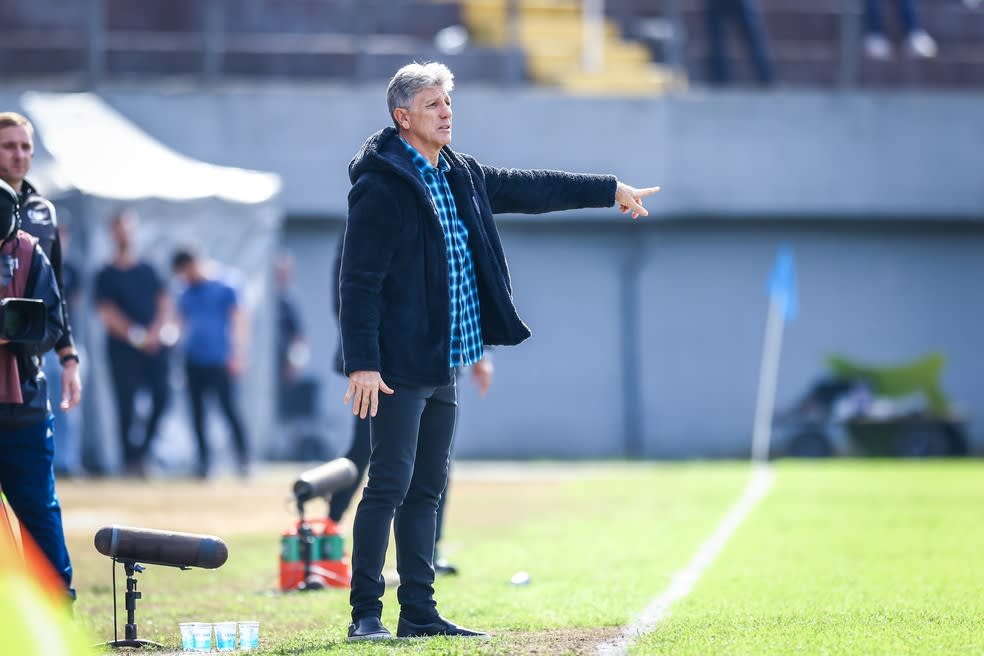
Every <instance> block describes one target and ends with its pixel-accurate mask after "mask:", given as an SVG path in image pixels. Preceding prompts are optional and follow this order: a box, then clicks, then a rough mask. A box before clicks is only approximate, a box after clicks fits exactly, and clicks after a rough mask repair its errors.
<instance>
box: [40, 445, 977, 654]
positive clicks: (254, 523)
mask: <svg viewBox="0 0 984 656" xmlns="http://www.w3.org/2000/svg"><path fill="white" fill-rule="evenodd" d="M295 473H296V471H295V470H293V469H276V470H269V471H267V472H263V473H261V474H260V475H258V476H257V477H256V478H255V479H254V480H252V481H250V482H248V483H246V484H242V483H239V482H238V481H235V480H232V479H230V480H227V481H221V480H220V481H218V482H214V483H209V484H195V483H189V482H164V481H161V482H156V481H154V482H149V483H136V482H86V481H78V482H76V481H68V482H65V483H60V485H59V490H60V496H61V498H62V505H63V507H64V509H65V520H66V527H67V528H66V531H67V533H68V535H69V543H70V547H71V549H72V554H73V559H74V562H75V566H76V584H77V588H78V591H79V601H78V603H77V604H76V615H77V617H79V618H80V621H81V622H82V623H83V624H84V626H86V627H87V628H88V629H89V632H90V634H91V635H92V636H93V638H94V640H95V639H97V638H98V639H100V640H106V639H109V638H111V637H112V631H113V629H112V594H111V585H110V581H111V579H110V574H111V562H110V560H109V559H107V558H105V557H104V556H101V555H99V554H98V553H97V552H96V551H95V549H94V548H93V546H92V536H93V534H94V533H95V530H96V529H97V528H99V527H100V526H103V525H108V524H111V523H119V524H127V525H138V526H148V527H154V528H167V529H172V530H183V531H191V532H206V533H213V534H216V535H219V536H222V537H223V538H224V539H225V540H226V542H227V544H228V545H229V552H230V556H229V561H228V562H227V563H226V565H225V566H223V567H222V568H221V569H218V570H192V571H187V572H180V571H178V570H176V569H172V568H166V567H152V566H151V567H148V568H147V570H146V572H144V573H143V574H141V575H140V576H139V582H140V590H141V591H142V592H143V594H144V596H143V599H141V600H140V601H139V602H138V609H137V620H138V625H139V628H140V635H141V637H144V638H149V639H153V640H157V641H160V642H162V643H164V644H165V645H166V646H167V647H168V648H169V649H171V650H178V649H179V646H180V644H179V636H178V630H177V623H178V622H180V621H188V620H196V621H222V620H240V619H255V620H259V621H260V622H261V630H260V631H261V647H262V648H261V650H260V651H259V652H256V653H262V654H305V655H307V654H310V655H315V654H329V653H330V654H342V655H344V654H370V653H371V654H375V653H380V654H383V653H393V652H399V653H408V654H590V653H595V652H596V650H597V646H598V644H600V643H602V642H604V641H607V640H611V639H614V638H617V637H618V636H619V635H620V629H621V628H622V627H624V626H625V625H626V624H627V623H629V622H631V621H632V619H633V618H634V617H635V616H636V615H637V614H638V613H639V612H640V611H641V610H642V609H643V608H645V606H646V605H647V603H649V601H650V600H652V599H653V598H654V597H656V596H657V595H659V594H660V593H661V592H662V591H663V590H664V588H666V586H667V585H668V583H669V582H670V579H671V577H672V575H673V574H674V572H677V571H678V570H680V569H682V568H684V567H685V566H686V565H687V563H688V562H689V561H690V559H691V558H692V557H693V555H694V554H695V553H696V552H697V550H698V549H699V547H700V545H701V544H702V543H703V542H704V541H705V540H706V539H707V538H708V537H709V536H710V535H711V534H712V533H713V532H714V530H715V528H716V527H717V526H718V523H719V522H720V521H721V519H722V517H724V515H725V514H726V513H727V512H728V510H729V509H730V508H731V507H732V506H733V505H734V504H735V502H736V501H737V500H738V498H739V497H740V496H741V495H742V492H743V490H744V487H745V484H746V482H747V481H748V479H749V476H750V468H749V466H748V465H747V464H746V463H734V462H732V463H671V464H668V463H640V464H592V465H586V464H553V465H518V466H516V467H509V466H501V467H488V466H483V465H471V466H468V465H466V466H461V467H459V469H458V476H457V477H456V480H455V483H454V487H453V490H452V493H451V494H452V496H451V505H450V507H449V516H448V526H447V537H446V539H445V548H446V550H447V551H450V552H451V555H452V556H453V558H452V560H453V561H454V562H455V563H456V564H457V565H458V566H459V567H460V568H461V575H459V576H457V577H447V578H441V579H439V580H438V583H437V599H438V602H439V608H440V610H441V611H442V613H443V614H445V615H446V616H447V617H449V618H451V619H453V620H454V621H457V622H459V623H461V624H464V625H466V626H473V627H476V628H482V629H485V630H488V631H489V632H490V633H491V634H492V639H491V640H489V641H485V642H474V641H467V640H449V639H431V640H413V641H393V642H389V643H384V644H377V645H350V644H347V643H346V642H345V628H346V625H347V622H348V610H349V609H348V596H347V591H342V590H327V591H322V592H314V593H306V594H299V593H291V594H287V595H283V594H280V593H279V592H278V591H277V590H276V587H277V557H278V546H279V534H280V532H281V530H282V529H283V528H285V527H286V526H287V525H288V524H289V523H290V522H291V521H292V516H291V514H290V513H289V512H288V511H287V506H286V504H285V500H286V497H287V493H288V491H289V489H290V483H291V480H292V476H293V474H295ZM775 474H776V476H775V481H774V483H773V486H772V488H771V490H770V492H769V493H768V495H767V496H766V497H765V499H764V500H763V501H762V502H761V503H760V504H759V505H758V506H757V507H756V508H755V509H754V510H753V511H752V512H751V514H750V515H749V516H748V518H747V519H746V520H745V522H744V523H743V524H742V525H741V526H740V527H739V528H738V530H737V531H736V532H735V534H734V535H733V536H732V538H731V540H730V541H729V542H728V543H727V544H726V545H725V547H724V549H723V551H722V552H721V554H720V555H719V557H718V558H717V560H715V561H714V562H713V564H712V565H711V566H710V567H709V568H708V569H707V570H706V571H705V572H704V573H703V576H702V577H701V578H700V579H699V580H698V582H697V584H696V586H695V587H694V588H693V590H692V591H691V593H690V594H689V595H688V596H686V597H685V598H683V599H682V600H680V601H679V602H678V603H677V604H676V605H674V606H673V607H672V609H671V611H670V614H669V616H668V617H666V618H665V619H663V620H662V621H661V622H660V623H659V624H657V626H656V628H655V630H654V631H653V632H652V633H650V634H648V635H645V636H643V637H642V638H640V639H639V640H638V641H636V642H634V643H633V644H631V646H630V653H634V654H790V653H807V654H832V655H839V654H975V653H984V594H982V593H984V571H982V568H980V567H978V566H977V556H978V555H979V554H981V553H984V528H982V522H981V521H980V516H981V510H980V509H981V507H982V505H984V463H980V462H977V461H960V462H956V461H954V462H929V461H924V462H900V461H891V462H889V461H827V462H818V463H794V462H781V463H778V464H777V465H776V466H775ZM316 508H317V512H320V511H321V506H320V505H319V506H317V507H316ZM347 528H348V527H346V530H347ZM519 570H525V571H527V572H529V574H530V577H531V583H530V584H529V585H526V586H513V585H511V584H510V583H509V579H510V577H511V576H512V574H513V573H515V572H516V571H519ZM120 574H121V573H120ZM118 586H119V587H120V589H122V576H121V575H120V576H118ZM120 602H122V595H120ZM384 603H385V605H386V608H385V611H384V615H383V620H384V623H386V624H387V625H388V626H389V627H390V628H391V629H395V626H396V614H397V611H398V609H397V605H396V599H395V591H394V590H388V591H387V594H386V598H385V599H384ZM119 611H120V618H121V620H120V630H121V631H122V622H123V619H122V618H123V608H122V603H120V609H119Z"/></svg>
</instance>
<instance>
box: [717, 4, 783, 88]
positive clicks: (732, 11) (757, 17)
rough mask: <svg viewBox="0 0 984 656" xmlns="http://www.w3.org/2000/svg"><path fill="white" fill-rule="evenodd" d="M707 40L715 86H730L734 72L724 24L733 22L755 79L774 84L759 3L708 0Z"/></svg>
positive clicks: (765, 83) (764, 83)
mask: <svg viewBox="0 0 984 656" xmlns="http://www.w3.org/2000/svg"><path fill="white" fill-rule="evenodd" d="M704 8H705V11H706V17H707V38H708V43H709V47H710V53H709V57H710V58H709V61H708V79H709V80H710V82H711V83H712V84H728V83H729V82H731V69H730V66H729V65H728V55H727V53H726V52H725V50H726V47H725V44H726V41H727V39H726V35H725V23H726V22H727V21H734V22H735V24H736V25H737V27H738V29H739V30H740V31H741V35H742V37H743V38H744V40H745V45H746V47H747V48H748V54H749V56H750V58H751V60H752V65H753V67H754V69H755V76H756V78H757V79H758V81H759V82H760V83H761V84H763V85H768V84H772V82H773V80H774V75H773V71H772V58H771V56H770V55H769V48H768V45H767V43H766V41H767V38H766V34H765V23H764V22H763V20H762V11H761V9H760V8H759V5H758V0H705V5H704Z"/></svg>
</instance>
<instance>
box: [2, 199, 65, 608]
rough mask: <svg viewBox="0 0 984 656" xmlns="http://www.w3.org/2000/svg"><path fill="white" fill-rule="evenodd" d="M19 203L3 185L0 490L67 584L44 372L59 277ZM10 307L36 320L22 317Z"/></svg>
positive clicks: (59, 330) (57, 319)
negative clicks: (23, 221)
mask: <svg viewBox="0 0 984 656" xmlns="http://www.w3.org/2000/svg"><path fill="white" fill-rule="evenodd" d="M19 223H20V219H19V214H18V195H17V192H16V191H15V190H14V189H13V188H12V187H11V186H10V185H8V184H7V183H6V182H2V181H0V299H3V300H4V301H5V302H6V303H7V305H5V306H4V307H3V308H2V309H0V487H2V489H3V492H4V494H6V496H7V501H8V502H9V503H10V506H11V508H13V510H14V513H15V514H16V515H17V518H18V519H19V520H20V523H21V527H22V529H23V530H26V531H27V532H28V533H29V534H30V535H31V537H32V538H33V539H34V541H35V542H36V543H37V545H38V546H39V547H40V548H41V551H42V552H44V554H45V556H46V557H47V558H48V560H49V561H50V562H51V565H52V567H53V568H54V569H55V571H56V572H57V573H58V575H59V576H60V577H61V578H62V580H63V581H64V583H65V588H66V590H67V592H68V594H69V596H70V597H72V598H74V596H75V592H74V590H72V588H71V584H72V563H71V560H70V559H69V556H68V548H67V546H66V545H65V534H64V531H63V529H62V521H61V507H60V506H59V503H58V497H57V496H56V495H55V474H54V467H53V459H54V445H53V442H52V423H53V418H52V415H51V406H50V404H49V402H48V390H47V384H46V381H45V378H44V374H43V373H42V371H41V360H42V357H43V356H44V354H45V353H46V352H47V351H49V350H50V349H51V347H52V346H54V344H55V343H56V342H57V341H58V339H59V338H61V336H62V334H63V332H64V319H63V317H62V300H61V294H60V293H59V290H58V283H57V281H56V280H55V273H54V270H53V269H52V266H51V263H50V262H48V258H47V256H45V254H44V251H43V250H42V249H41V246H40V245H39V244H38V241H37V239H35V238H34V237H32V236H31V235H29V234H27V233H26V232H24V231H23V230H20V229H19ZM12 299H35V301H34V302H33V303H32V302H31V301H23V300H22V301H20V302H21V303H24V304H27V305H28V306H30V307H29V309H33V310H38V312H37V315H33V314H30V313H28V312H27V311H25V310H20V309H19V308H21V307H22V306H18V305H14V303H13V301H12Z"/></svg>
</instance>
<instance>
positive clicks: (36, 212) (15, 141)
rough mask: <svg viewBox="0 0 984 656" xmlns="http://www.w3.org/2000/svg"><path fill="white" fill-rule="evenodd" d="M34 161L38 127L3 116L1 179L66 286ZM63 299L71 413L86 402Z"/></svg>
mask: <svg viewBox="0 0 984 656" xmlns="http://www.w3.org/2000/svg"><path fill="white" fill-rule="evenodd" d="M33 159H34V126H33V125H32V124H31V122H30V121H28V120H27V118H26V117H24V116H22V115H20V114H18V113H16V112H2V113H0V180H3V181H4V182H6V183H7V184H8V185H10V186H11V187H12V188H13V189H14V191H16V192H17V196H18V202H19V204H20V216H21V230H23V231H24V232H26V233H28V234H30V235H32V236H34V237H35V238H37V240H38V242H39V244H40V246H41V249H42V250H43V251H44V253H45V255H46V256H47V257H48V260H49V262H50V263H51V266H52V268H53V270H54V272H55V279H56V281H57V283H58V285H59V290H60V289H61V285H62V245H61V238H60V236H59V234H58V218H57V216H56V214H55V207H54V205H52V204H51V203H50V202H49V201H48V200H47V199H46V198H44V197H43V196H41V195H40V194H39V193H38V192H37V190H36V189H35V188H34V187H33V186H32V185H31V183H30V182H28V181H27V180H26V178H27V174H28V172H29V171H30V170H31V162H32V161H33ZM64 305H65V299H64V297H62V316H63V317H64V322H65V323H64V331H63V332H62V335H61V337H60V338H59V339H58V341H57V342H56V343H55V345H54V347H55V352H56V353H57V356H58V360H59V361H60V362H61V365H62V374H61V390H62V393H61V403H60V407H61V409H62V410H71V409H73V408H75V407H77V406H78V405H79V403H80V402H81V401H82V378H81V376H80V375H79V353H78V350H77V349H76V348H75V342H74V340H73V339H72V328H71V326H70V325H69V321H68V311H67V309H66V308H65V307H64Z"/></svg>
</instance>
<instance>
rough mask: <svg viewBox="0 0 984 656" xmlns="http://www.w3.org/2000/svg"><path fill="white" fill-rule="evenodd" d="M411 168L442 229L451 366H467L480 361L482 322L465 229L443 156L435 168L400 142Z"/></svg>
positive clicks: (402, 141) (411, 147) (448, 166)
mask: <svg viewBox="0 0 984 656" xmlns="http://www.w3.org/2000/svg"><path fill="white" fill-rule="evenodd" d="M400 143H402V144H403V145H404V147H405V148H406V149H407V153H408V154H409V155H410V159H411V160H413V165H414V166H415V167H416V168H417V171H419V172H420V177H421V178H423V180H424V184H425V185H427V190H428V191H429V192H430V196H431V200H432V201H433V203H434V208H435V209H436V210H437V218H438V219H439V220H440V221H441V228H443V229H444V245H445V247H446V248H447V253H448V287H449V290H450V298H451V362H450V366H451V367H467V366H469V365H472V364H475V363H476V362H478V361H479V360H481V359H482V322H481V319H480V317H481V315H480V311H479V304H478V285H476V283H475V266H474V264H473V263H472V256H471V251H470V250H468V228H466V227H465V224H464V223H462V222H461V219H460V218H459V217H458V208H457V206H455V204H454V197H453V196H452V195H451V187H449V186H448V179H447V177H446V176H445V173H446V172H447V171H449V170H450V169H451V167H450V165H449V164H448V163H447V160H445V159H444V156H443V155H441V156H439V158H438V160H437V167H436V168H435V167H434V166H432V165H431V163H430V162H428V161H427V158H426V157H424V156H423V155H421V154H420V153H419V152H417V149H416V148H414V147H413V146H411V145H410V144H408V143H407V142H406V141H404V140H403V139H400Z"/></svg>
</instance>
